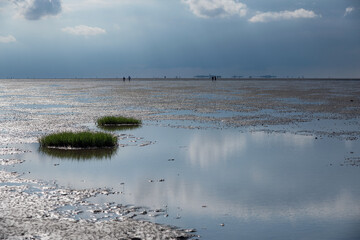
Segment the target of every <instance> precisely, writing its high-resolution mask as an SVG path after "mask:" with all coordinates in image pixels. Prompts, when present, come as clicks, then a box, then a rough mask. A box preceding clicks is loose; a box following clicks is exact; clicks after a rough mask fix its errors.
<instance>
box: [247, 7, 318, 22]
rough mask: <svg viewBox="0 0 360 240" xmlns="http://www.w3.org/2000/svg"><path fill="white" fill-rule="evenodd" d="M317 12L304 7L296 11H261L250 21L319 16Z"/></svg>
mask: <svg viewBox="0 0 360 240" xmlns="http://www.w3.org/2000/svg"><path fill="white" fill-rule="evenodd" d="M318 16H319V15H317V14H316V13H315V12H313V11H309V10H305V9H303V8H300V9H297V10H295V11H281V12H259V13H257V14H256V15H255V16H253V17H252V18H250V19H249V22H270V21H276V20H290V19H296V18H315V17H318Z"/></svg>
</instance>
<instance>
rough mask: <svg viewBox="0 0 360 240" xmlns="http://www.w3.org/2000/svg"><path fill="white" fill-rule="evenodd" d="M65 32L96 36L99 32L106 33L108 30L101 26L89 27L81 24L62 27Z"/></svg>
mask: <svg viewBox="0 0 360 240" xmlns="http://www.w3.org/2000/svg"><path fill="white" fill-rule="evenodd" d="M61 30H62V31H63V32H66V33H69V34H73V35H81V36H95V35H99V34H105V33H106V30H105V29H102V28H99V27H89V26H86V25H79V26H75V27H66V28H62V29H61Z"/></svg>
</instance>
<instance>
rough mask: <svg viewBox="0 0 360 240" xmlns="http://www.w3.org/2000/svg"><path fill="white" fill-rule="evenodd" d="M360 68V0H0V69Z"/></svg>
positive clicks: (292, 73)
mask: <svg viewBox="0 0 360 240" xmlns="http://www.w3.org/2000/svg"><path fill="white" fill-rule="evenodd" d="M208 74H216V75H221V76H223V77H232V76H244V77H247V76H254V77H255V76H262V75H274V76H278V77H334V78H336V77H338V78H339V77H346V78H355V77H356V78H360V0H296V1H295V0H271V1H269V0H0V78H10V77H11V78H75V77H77V78H84V77H85V78H86V77H122V76H129V75H130V76H132V77H164V76H167V77H176V76H177V77H193V76H195V75H208Z"/></svg>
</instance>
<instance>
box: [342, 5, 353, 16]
mask: <svg viewBox="0 0 360 240" xmlns="http://www.w3.org/2000/svg"><path fill="white" fill-rule="evenodd" d="M354 10H355V8H353V7H347V8H346V9H345V14H344V16H346V15H349V14H350V13H351V12H353V11H354Z"/></svg>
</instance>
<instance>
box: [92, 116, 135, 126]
mask: <svg viewBox="0 0 360 240" xmlns="http://www.w3.org/2000/svg"><path fill="white" fill-rule="evenodd" d="M97 124H98V126H121V125H128V126H130V125H131V126H139V125H141V120H138V119H135V118H128V117H123V116H118V117H115V116H105V117H101V118H99V119H98V120H97Z"/></svg>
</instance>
